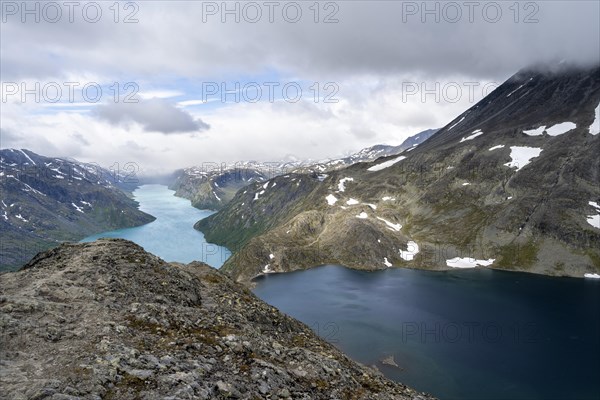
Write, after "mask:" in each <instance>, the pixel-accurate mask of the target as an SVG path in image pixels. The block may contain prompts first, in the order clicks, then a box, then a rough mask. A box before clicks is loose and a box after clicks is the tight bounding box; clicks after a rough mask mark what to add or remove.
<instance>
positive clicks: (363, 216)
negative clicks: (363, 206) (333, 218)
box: [356, 211, 369, 219]
mask: <svg viewBox="0 0 600 400" xmlns="http://www.w3.org/2000/svg"><path fill="white" fill-rule="evenodd" d="M356 218H360V219H367V218H369V216H368V215H367V213H366V212H364V211H363V212H361V213H360V214H358V215H357V216H356Z"/></svg>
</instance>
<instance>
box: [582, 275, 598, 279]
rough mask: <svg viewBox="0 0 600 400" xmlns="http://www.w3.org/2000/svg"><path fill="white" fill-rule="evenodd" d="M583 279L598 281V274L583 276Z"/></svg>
mask: <svg viewBox="0 0 600 400" xmlns="http://www.w3.org/2000/svg"><path fill="white" fill-rule="evenodd" d="M583 277H584V278H591V279H600V274H583Z"/></svg>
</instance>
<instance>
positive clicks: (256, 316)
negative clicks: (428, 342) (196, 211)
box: [0, 239, 430, 400]
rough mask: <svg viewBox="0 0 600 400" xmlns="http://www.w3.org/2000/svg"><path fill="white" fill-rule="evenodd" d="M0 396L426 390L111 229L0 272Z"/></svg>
mask: <svg viewBox="0 0 600 400" xmlns="http://www.w3.org/2000/svg"><path fill="white" fill-rule="evenodd" d="M0 281H1V285H0V288H1V290H2V292H1V297H0V308H1V310H2V314H1V318H0V328H1V331H2V336H1V341H2V343H1V346H0V349H1V350H0V355H1V359H2V393H3V398H10V399H19V398H31V399H33V398H35V399H44V398H48V399H75V398H85V399H100V398H104V399H119V400H122V399H183V398H185V399H188V398H190V399H225V398H240V399H262V398H296V399H311V400H312V399H333V398H335V399H428V398H430V397H429V396H427V395H425V394H419V393H417V392H415V391H414V390H412V389H410V388H408V387H406V386H403V385H401V384H397V383H393V382H391V381H389V380H387V379H386V378H384V377H383V376H382V375H381V374H380V373H379V372H377V371H376V370H373V369H370V368H367V367H364V366H362V365H360V364H357V363H355V362H353V361H351V360H349V359H348V358H347V357H345V356H344V355H343V354H342V353H340V352H339V351H338V350H337V349H335V348H334V347H333V346H331V345H329V344H327V343H326V342H324V341H323V340H321V339H319V338H318V337H317V336H316V335H315V334H314V333H313V332H312V331H311V330H310V329H309V328H308V327H307V326H305V325H304V324H302V323H300V322H298V321H296V320H294V319H292V318H290V317H287V316H286V315H284V314H282V313H280V312H279V311H278V310H277V309H275V308H273V307H271V306H269V305H267V304H265V303H264V302H262V301H261V300H259V299H258V298H256V297H255V296H254V295H253V294H252V293H251V292H250V291H248V290H247V289H245V288H244V287H242V286H240V285H239V284H236V283H234V282H233V281H231V280H230V279H229V278H228V277H226V276H225V275H223V274H221V273H220V272H218V271H216V270H214V269H212V268H210V267H209V266H208V265H205V264H202V263H197V262H194V263H191V264H188V265H182V264H168V263H166V262H164V261H162V260H161V259H159V258H158V257H156V256H154V255H152V254H149V253H147V252H145V251H144V250H143V249H142V248H141V247H139V246H137V245H135V244H133V243H131V242H128V241H125V240H119V239H113V240H109V239H104V240H99V241H96V242H93V243H85V244H69V245H61V246H60V247H58V248H56V249H53V250H51V251H48V252H46V253H41V254H39V255H38V256H36V257H35V258H34V259H33V260H32V261H31V262H30V263H28V264H27V265H26V266H25V267H24V268H23V269H22V270H20V271H18V272H9V273H4V274H2V275H0Z"/></svg>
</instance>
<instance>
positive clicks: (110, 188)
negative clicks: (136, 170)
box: [0, 149, 154, 270]
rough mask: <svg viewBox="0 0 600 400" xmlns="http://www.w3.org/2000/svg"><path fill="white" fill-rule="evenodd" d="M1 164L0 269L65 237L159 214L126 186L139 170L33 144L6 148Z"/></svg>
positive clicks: (134, 223) (132, 223)
mask: <svg viewBox="0 0 600 400" xmlns="http://www.w3.org/2000/svg"><path fill="white" fill-rule="evenodd" d="M0 166H1V171H0V189H1V191H2V201H1V202H0V233H1V234H2V241H1V244H2V246H1V249H0V270H3V269H15V268H18V267H20V266H21V265H23V264H24V263H25V262H27V261H28V260H29V259H30V258H31V257H33V256H34V255H35V254H36V253H38V252H40V251H42V250H45V249H48V248H50V247H53V246H56V245H57V244H58V243H60V242H63V241H68V240H79V239H82V238H84V237H85V236H88V235H91V234H94V233H99V232H104V231H108V230H114V229H119V228H125V227H131V226H138V225H142V224H145V223H148V222H151V221H153V220H154V217H152V216H151V215H148V214H146V213H144V212H141V211H139V210H138V203H137V202H135V201H134V200H132V199H131V198H129V197H128V196H127V194H126V193H125V192H124V191H123V190H131V189H132V188H133V187H135V177H134V176H129V177H127V176H122V175H119V174H118V172H116V171H107V170H105V169H102V168H100V167H98V166H97V165H93V164H85V163H80V162H77V161H74V160H66V159H61V158H50V157H44V156H41V155H38V154H35V153H34V152H31V151H28V150H14V149H3V150H0Z"/></svg>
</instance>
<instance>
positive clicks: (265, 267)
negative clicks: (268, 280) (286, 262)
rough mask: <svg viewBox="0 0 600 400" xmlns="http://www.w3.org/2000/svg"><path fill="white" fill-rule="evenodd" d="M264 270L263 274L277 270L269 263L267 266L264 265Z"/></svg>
mask: <svg viewBox="0 0 600 400" xmlns="http://www.w3.org/2000/svg"><path fill="white" fill-rule="evenodd" d="M262 272H263V274H272V273H273V272H275V271H273V270H272V269H271V266H270V265H269V264H267V265H265V266H264V267H263V270H262Z"/></svg>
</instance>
